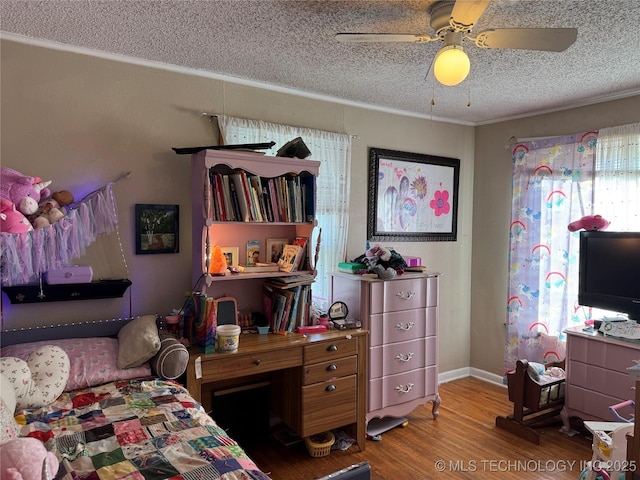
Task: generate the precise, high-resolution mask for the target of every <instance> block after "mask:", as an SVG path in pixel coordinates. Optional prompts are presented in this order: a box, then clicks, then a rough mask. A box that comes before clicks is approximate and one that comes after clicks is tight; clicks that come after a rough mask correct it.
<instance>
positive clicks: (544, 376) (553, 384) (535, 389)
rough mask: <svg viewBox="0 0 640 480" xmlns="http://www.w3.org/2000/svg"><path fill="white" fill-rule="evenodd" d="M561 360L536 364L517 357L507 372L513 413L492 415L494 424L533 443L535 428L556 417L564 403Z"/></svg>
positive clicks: (536, 442) (538, 436) (536, 439)
mask: <svg viewBox="0 0 640 480" xmlns="http://www.w3.org/2000/svg"><path fill="white" fill-rule="evenodd" d="M565 383H566V382H565V372H564V361H563V362H554V363H548V364H544V365H543V364H537V363H534V362H528V361H527V360H518V361H517V362H516V368H515V369H514V370H512V371H511V372H508V373H507V385H508V389H509V400H510V401H511V402H513V413H512V414H511V415H506V416H497V417H496V426H497V427H499V428H502V429H504V430H507V431H509V432H511V433H513V434H515V435H518V436H519V437H522V438H524V439H525V440H528V441H530V442H532V443H535V444H536V445H538V444H540V435H539V432H538V431H537V430H535V428H536V427H539V426H543V425H545V424H547V423H549V421H550V420H551V419H552V418H553V417H555V416H557V415H558V414H559V413H560V411H561V410H562V407H563V406H564V393H565Z"/></svg>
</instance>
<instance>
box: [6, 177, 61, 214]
mask: <svg viewBox="0 0 640 480" xmlns="http://www.w3.org/2000/svg"><path fill="white" fill-rule="evenodd" d="M49 184H51V182H50V181H47V182H43V181H42V180H41V179H40V178H39V177H30V176H28V175H23V174H22V173H20V172H18V171H16V170H14V169H12V168H8V167H2V168H0V198H5V199H7V200H9V201H11V202H13V203H14V204H15V206H16V210H18V211H19V212H20V213H22V214H23V215H31V214H33V213H35V212H36V210H38V202H39V201H40V199H41V198H46V197H48V196H49V195H51V191H50V190H49V189H48V188H47V187H48V186H49Z"/></svg>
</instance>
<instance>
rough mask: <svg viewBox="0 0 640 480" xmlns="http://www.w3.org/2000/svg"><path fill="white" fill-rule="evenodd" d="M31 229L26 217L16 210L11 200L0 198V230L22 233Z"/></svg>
mask: <svg viewBox="0 0 640 480" xmlns="http://www.w3.org/2000/svg"><path fill="white" fill-rule="evenodd" d="M31 230H33V227H32V226H31V223H29V220H28V219H27V217H25V216H24V215H23V214H21V213H20V212H19V211H17V210H16V206H15V205H14V204H13V202H11V201H9V200H7V199H6V198H0V232H7V233H24V232H30V231H31Z"/></svg>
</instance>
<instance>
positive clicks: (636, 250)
mask: <svg viewBox="0 0 640 480" xmlns="http://www.w3.org/2000/svg"><path fill="white" fill-rule="evenodd" d="M579 258H580V260H579V262H580V263H579V272H580V273H579V282H578V283H579V284H578V303H579V304H580V305H585V306H590V307H595V308H600V309H603V310H610V311H613V312H618V313H622V314H626V315H628V317H629V318H630V319H632V320H636V321H638V320H640V232H606V231H587V232H580V256H579Z"/></svg>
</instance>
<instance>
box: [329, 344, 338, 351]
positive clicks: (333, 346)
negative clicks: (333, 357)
mask: <svg viewBox="0 0 640 480" xmlns="http://www.w3.org/2000/svg"><path fill="white" fill-rule="evenodd" d="M337 351H338V346H337V345H335V344H332V345H329V346H328V347H327V352H337Z"/></svg>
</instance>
